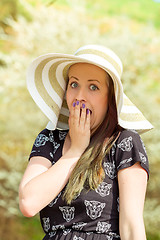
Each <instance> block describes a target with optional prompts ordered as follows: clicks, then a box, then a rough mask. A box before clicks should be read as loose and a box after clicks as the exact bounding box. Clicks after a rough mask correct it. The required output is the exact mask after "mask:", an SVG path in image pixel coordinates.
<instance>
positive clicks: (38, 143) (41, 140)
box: [34, 133, 49, 147]
mask: <svg viewBox="0 0 160 240" xmlns="http://www.w3.org/2000/svg"><path fill="white" fill-rule="evenodd" d="M47 141H49V138H48V137H47V136H46V135H44V134H42V133H41V134H39V135H38V136H37V138H36V140H35V143H34V145H35V146H36V147H41V146H44V145H45V144H46V142H47Z"/></svg>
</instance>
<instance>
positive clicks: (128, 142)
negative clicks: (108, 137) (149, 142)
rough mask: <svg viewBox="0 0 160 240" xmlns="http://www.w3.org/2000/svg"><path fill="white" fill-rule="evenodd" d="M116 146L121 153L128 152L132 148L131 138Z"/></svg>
mask: <svg viewBox="0 0 160 240" xmlns="http://www.w3.org/2000/svg"><path fill="white" fill-rule="evenodd" d="M117 146H118V147H119V148H120V149H121V150H122V151H126V152H130V151H131V149H132V148H133V143H132V137H131V136H130V137H128V138H124V139H123V140H122V141H121V142H120V143H119V144H118V145H117Z"/></svg>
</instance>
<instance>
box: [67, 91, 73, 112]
mask: <svg viewBox="0 0 160 240" xmlns="http://www.w3.org/2000/svg"><path fill="white" fill-rule="evenodd" d="M73 100H74V96H73V94H72V91H70V90H68V89H67V91H66V102H67V105H68V108H69V109H70V107H71V105H72V103H73Z"/></svg>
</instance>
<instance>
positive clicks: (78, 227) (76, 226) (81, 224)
mask: <svg viewBox="0 0 160 240" xmlns="http://www.w3.org/2000/svg"><path fill="white" fill-rule="evenodd" d="M85 225H87V223H84V222H79V223H73V226H72V228H73V229H75V230H78V231H79V230H82V229H83V227H84V226H85Z"/></svg>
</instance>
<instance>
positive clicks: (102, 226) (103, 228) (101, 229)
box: [96, 222, 111, 233]
mask: <svg viewBox="0 0 160 240" xmlns="http://www.w3.org/2000/svg"><path fill="white" fill-rule="evenodd" d="M110 227H111V224H109V223H106V222H98V223H97V227H96V231H97V232H98V233H107V232H108V230H109V229H110Z"/></svg>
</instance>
